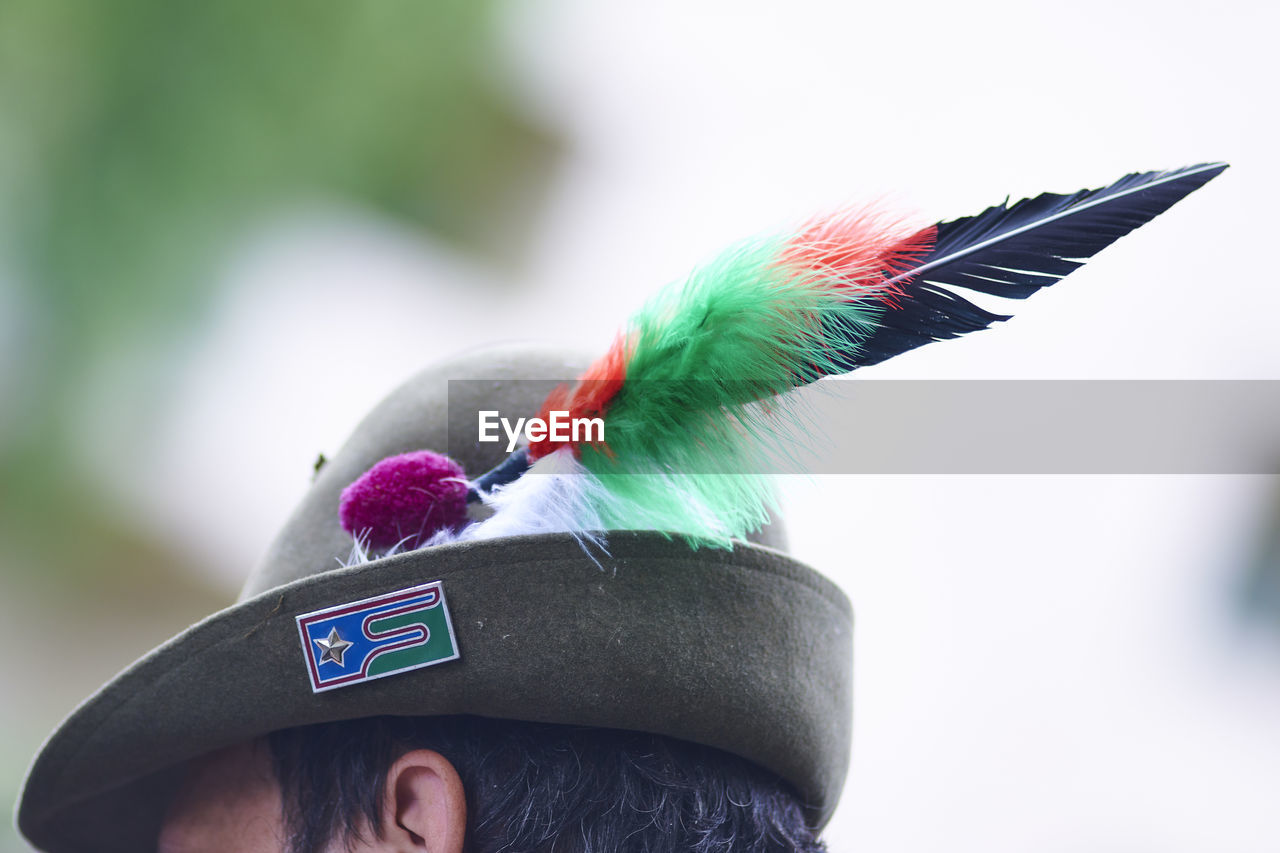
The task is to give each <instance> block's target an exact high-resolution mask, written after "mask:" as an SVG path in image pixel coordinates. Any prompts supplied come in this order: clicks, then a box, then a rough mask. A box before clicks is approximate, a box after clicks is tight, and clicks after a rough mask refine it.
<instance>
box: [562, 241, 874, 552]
mask: <svg viewBox="0 0 1280 853" xmlns="http://www.w3.org/2000/svg"><path fill="white" fill-rule="evenodd" d="M784 244H785V241H784V240H783V239H781V238H780V239H771V240H753V241H748V242H744V243H742V244H739V245H738V246H735V247H734V248H732V249H730V250H728V251H726V252H724V253H723V254H721V255H720V256H719V257H718V258H716V260H714V261H713V262H712V263H710V264H708V265H707V266H705V267H702V268H699V269H697V270H695V271H694V272H693V274H692V275H690V276H689V278H688V279H686V280H685V281H684V282H681V283H679V284H677V285H675V286H673V287H668V288H667V289H665V290H663V291H661V292H659V293H658V294H657V295H656V296H655V297H654V298H652V299H651V300H650V301H649V302H648V303H647V304H646V305H645V306H644V307H643V309H641V311H640V312H639V313H638V314H637V315H636V316H635V317H633V318H632V319H631V322H630V323H629V324H628V326H627V329H626V331H625V333H624V338H625V341H626V345H627V346H628V348H629V358H628V361H627V372H626V381H625V383H624V384H623V386H622V388H621V389H620V390H619V391H618V393H617V395H616V397H614V399H613V401H612V402H611V403H610V406H609V410H608V414H607V416H606V420H605V441H606V444H605V445H604V446H603V447H602V446H594V445H583V446H582V447H581V449H580V451H581V461H582V464H583V465H584V466H585V467H586V469H587V470H588V471H590V472H591V474H593V475H595V477H596V478H598V479H599V481H600V483H601V484H602V485H603V486H604V487H605V489H606V490H607V493H608V497H607V498H604V499H601V498H600V497H598V496H597V497H596V498H595V499H593V503H595V504H596V505H595V506H593V507H591V511H592V514H593V515H594V516H598V518H599V520H600V521H602V522H603V524H604V526H605V527H606V528H614V529H653V530H667V531H675V532H679V533H681V534H682V535H684V536H685V537H686V538H688V539H689V540H690V541H691V542H693V543H694V544H698V545H709V546H716V547H726V548H727V547H730V545H731V540H732V539H740V538H742V537H744V536H745V535H746V534H747V533H748V532H750V531H753V530H756V529H758V528H759V527H760V526H762V525H763V524H764V523H765V522H766V521H768V519H769V514H770V511H771V510H772V509H775V508H776V498H775V491H774V485H773V480H772V477H771V476H770V475H771V474H773V473H778V472H779V471H784V470H787V469H788V467H789V462H790V461H791V459H792V456H793V454H792V445H791V441H790V439H789V437H788V436H789V435H790V434H792V430H791V429H790V428H791V427H794V426H795V421H796V419H797V414H796V413H795V412H794V411H793V410H792V408H791V406H790V405H789V403H788V399H787V397H786V396H785V395H786V393H787V392H788V391H790V390H791V389H793V388H795V387H796V386H798V385H803V384H806V383H808V382H810V381H813V380H815V379H817V378H818V377H820V376H823V375H827V374H829V373H833V372H837V369H836V365H837V363H838V362H837V357H838V355H839V354H838V353H834V352H832V350H831V345H830V341H831V340H832V338H833V336H834V337H835V338H836V339H841V340H846V341H848V340H858V339H862V338H865V337H866V336H867V335H869V334H870V333H871V332H872V331H873V330H874V328H875V321H876V319H877V317H878V316H879V313H880V311H881V310H882V309H881V308H880V307H878V304H877V303H875V302H873V301H872V300H870V299H862V300H859V299H854V300H852V301H851V300H850V298H849V292H848V290H847V289H843V288H846V287H847V283H848V282H847V279H841V278H839V277H838V276H836V275H835V274H834V273H830V272H824V271H822V270H797V268H796V267H795V266H794V265H784V264H783V263H781V262H780V261H779V258H780V257H782V256H783V248H784Z"/></svg>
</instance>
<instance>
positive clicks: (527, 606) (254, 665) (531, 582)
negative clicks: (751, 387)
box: [17, 532, 852, 853]
mask: <svg viewBox="0 0 1280 853" xmlns="http://www.w3.org/2000/svg"><path fill="white" fill-rule="evenodd" d="M608 543H609V555H608V556H607V557H601V558H599V559H600V564H599V565H597V563H596V562H595V561H594V560H593V559H592V557H591V556H590V555H588V554H587V553H586V552H585V551H584V550H583V548H582V546H581V545H580V544H579V543H578V541H577V540H576V539H575V538H574V537H573V536H571V535H568V534H548V535H540V536H521V537H512V538H506V539H494V540H489V541H479V542H466V543H457V544H452V545H445V546H439V547H434V548H428V549H424V550H419V551H414V552H410V553H406V554H400V555H397V556H393V557H388V558H385V559H382V560H376V561H373V562H369V563H365V564H362V565H358V566H353V567H350V568H346V569H339V570H336V571H332V572H326V573H323V574H318V575H315V576H312V577H308V578H304V579H302V580H299V581H295V582H293V583H290V584H287V585H285V586H281V587H278V588H275V589H271V590H268V591H266V592H264V593H261V594H259V595H257V596H255V597H253V598H250V599H248V600H246V601H243V602H241V603H239V604H236V605H235V606H232V607H230V608H228V609H226V610H223V611H221V612H219V613H217V614H214V615H213V616H211V617H209V618H208V619H205V620H204V621H202V622H200V623H198V624H196V625H194V626H193V627H191V628H190V629H188V630H187V631H185V632H183V633H182V634H180V635H178V636H177V637H175V638H173V639H172V640H170V641H169V642H167V643H165V644H164V645H162V646H160V647H159V648H157V649H155V650H154V651H152V652H151V653H150V654H148V655H146V656H145V657H143V658H141V659H140V660H139V661H137V662H136V663H135V664H133V665H132V666H131V667H129V668H128V669H126V670H125V671H124V672H122V673H121V674H120V675H119V676H117V677H116V678H115V679H113V680H112V681H111V682H109V683H108V684H107V685H106V686H104V687H103V688H102V689H101V690H99V691H98V692H97V693H96V694H94V695H93V696H91V697H90V698H89V699H88V700H86V701H85V702H84V703H83V704H82V705H81V706H80V707H79V708H77V709H76V710H75V711H74V712H73V713H72V714H71V716H70V717H69V718H68V719H67V720H66V721H65V722H64V723H63V724H62V725H61V726H60V727H59V728H58V729H57V730H56V731H55V732H54V733H53V735H51V737H50V738H49V740H48V741H47V742H46V744H45V745H44V747H43V749H42V750H41V752H40V754H39V755H37V757H36V759H35V762H34V763H33V765H32V768H31V770H30V772H29V774H28V777H27V780H26V782H25V785H24V790H23V794H22V796H21V798H20V801H19V807H18V814H17V818H18V824H19V828H20V829H21V830H22V832H23V833H24V834H25V835H26V836H27V838H28V839H30V840H31V841H32V842H33V843H34V844H35V845H37V846H38V847H40V848H42V849H45V850H48V851H51V853H80V851H85V852H86V853H89V851H93V853H116V852H117V851H119V853H134V851H151V850H154V849H155V839H156V835H157V832H158V829H159V826H160V823H161V821H162V819H163V812H164V809H165V807H166V804H167V796H166V795H165V794H166V791H168V790H170V789H171V788H172V779H173V776H174V774H175V772H176V770H175V768H177V767H178V766H179V765H180V764H181V762H184V761H186V760H187V759H190V758H192V757H194V756H197V755H200V754H203V753H205V752H208V751H210V750H213V749H218V748H220V747H223V746H227V745H230V744H233V743H237V742H240V741H245V740H249V739H252V738H255V737H258V736H261V735H263V734H266V733H267V732H271V731H274V730H276V729H282V728H289V727H292V726H298V725H306V724H309V723H318V722H328V721H335V720H343V719H353V718H358V717H367V716H372V715H380V714H391V715H403V716H437V715H447V714H477V715H481V716H487V717H498V718H506V719H514V720H528V721H535V722H552V723H566V724H575V725H586V726H597V727H604V728H618V729H631V730H640V731H648V732H654V733H657V734H662V735H667V736H670V737H675V738H680V739H683V740H688V741H693V742H696V743H700V744H705V745H708V746H713V747H717V748H720V749H723V750H726V751H728V752H731V753H734V754H737V755H740V756H743V757H745V758H747V759H749V760H752V761H754V762H756V763H758V764H760V765H761V766H763V767H765V768H767V769H769V770H771V771H773V772H775V773H777V774H778V775H779V776H781V777H782V778H783V779H785V780H787V781H788V782H790V783H791V784H792V785H794V786H795V788H796V789H797V791H798V792H799V794H800V795H801V796H802V797H803V798H804V799H805V801H806V803H807V806H808V809H809V814H810V817H811V819H812V820H813V821H814V823H815V824H816V825H819V826H821V825H823V824H825V822H826V821H827V819H828V818H829V817H830V814H831V811H832V809H833V808H834V806H835V801H836V798H837V797H838V795H839V792H840V790H841V788H842V786H843V782H844V777H845V773H846V771H847V764H848V759H849V746H850V729H851V720H852V695H851V681H852V679H851V677H850V672H851V667H852V611H851V608H850V605H849V602H848V599H847V598H846V597H845V596H844V594H843V593H842V592H841V591H840V590H839V588H838V587H836V586H835V585H834V584H833V583H831V582H830V581H828V580H827V579H825V578H824V577H822V576H821V575H819V574H818V573H817V572H815V571H813V570H812V569H810V568H808V567H807V566H805V565H804V564H802V563H800V562H798V561H796V560H793V559H791V558H789V557H787V556H786V555H784V554H782V553H780V552H777V551H774V550H772V549H770V548H766V547H762V546H758V545H751V544H747V543H741V544H739V545H737V546H736V547H735V548H734V549H733V550H732V551H720V550H698V551H694V550H692V549H691V548H690V547H689V546H688V545H686V544H685V543H684V542H682V541H679V540H673V539H670V538H668V537H666V536H664V535H663V534H661V533H652V532H640V533H636V532H617V533H612V534H610V536H609V538H608ZM434 580H440V581H442V582H443V590H444V593H445V596H446V600H447V603H448V607H449V610H450V613H451V615H452V620H453V626H454V632H455V635H456V639H457V646H458V651H459V653H460V657H459V659H458V660H454V661H450V662H448V663H443V664H440V665H437V666H431V667H427V668H424V669H418V670H414V671H412V672H407V673H403V674H400V675H396V676H392V677H388V678H382V679H379V680H376V681H370V682H366V683H362V684H358V685H353V686H351V687H348V688H343V689H338V690H332V691H329V692H324V693H318V694H317V693H314V692H313V691H312V689H311V684H310V681H309V678H308V675H307V669H306V664H305V659H304V655H303V652H302V649H301V647H300V641H299V634H298V629H297V626H296V623H295V618H296V617H297V616H298V615H299V614H303V613H309V612H312V611H315V610H319V609H323V608H326V607H330V606H334V605H338V604H342V603H345V602H349V601H354V600H359V599H364V598H367V597H369V596H373V595H378V594H381V593H384V592H392V591H395V590H398V589H404V588H407V587H410V586H415V585H418V584H421V583H425V582H429V581H434Z"/></svg>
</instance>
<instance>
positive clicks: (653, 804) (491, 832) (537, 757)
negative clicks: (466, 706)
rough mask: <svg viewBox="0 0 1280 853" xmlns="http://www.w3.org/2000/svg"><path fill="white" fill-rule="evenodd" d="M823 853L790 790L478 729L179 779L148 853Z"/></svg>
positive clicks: (512, 731) (457, 728) (669, 749)
mask: <svg viewBox="0 0 1280 853" xmlns="http://www.w3.org/2000/svg"><path fill="white" fill-rule="evenodd" d="M231 849H234V850H237V851H241V853H330V851H335V852H336V851H351V853H361V852H362V851H370V853H373V851H383V853H415V851H416V853H464V851H465V853H499V851H517V850H518V851H525V853H614V851H621V850H628V851H632V850H634V851H648V853H659V851H671V852H672V853H675V851H680V852H681V853H727V852H728V851H735V853H738V852H739V851H743V852H745V853H784V851H785V852H786V853H820V851H822V850H823V849H824V848H823V846H822V844H821V843H820V842H819V841H818V840H817V839H816V831H815V830H814V829H813V828H812V827H811V826H810V825H809V824H808V822H807V820H806V817H805V810H804V807H803V803H802V802H801V800H800V798H799V797H798V795H797V794H796V793H795V792H794V790H792V788H791V787H790V786H789V785H788V784H787V783H786V782H784V781H783V780H782V779H780V778H778V777H777V776H776V775H774V774H772V773H769V772H767V771H765V770H763V769H761V768H759V767H756V766H755V765H753V764H751V763H750V762H748V761H745V760H743V759H741V758H737V757H736V756H732V755H729V754H727V753H724V752H721V751H719V750H715V749H710V748H707V747H702V746H698V745H696V744H690V743H685V742H683V741H678V740H674V739H672V738H666V737H662V736H660V735H652V734H643V733H640V732H623V731H617V730H608V729H594V728H584V727H576V726H559V725H548V724H534V723H520V722H510V721H501V720H488V719H483V718H479V717H440V718H435V719H429V718H405V717H373V718H367V719H361V720H354V721H347V722H342V723H327V724H322V725H315V726H304V727H298V728H292V729H285V730H282V731H278V732H273V733H272V734H271V735H269V736H267V737H266V738H261V739H257V740H254V741H248V742H245V743H242V744H238V745H236V746H234V747H230V748H227V749H223V750H219V751H217V752H214V753H211V754H210V755H208V756H205V757H204V758H202V759H200V760H197V761H195V762H193V763H192V764H191V766H190V767H189V769H188V771H187V773H186V775H185V778H184V781H183V784H182V785H181V787H180V789H179V792H178V794H177V796H176V797H175V800H174V802H173V804H172V805H171V806H170V808H169V811H168V814H167V816H166V820H165V824H164V826H163V828H162V830H161V833H160V843H159V853H205V851H210V853H212V851H216V850H231Z"/></svg>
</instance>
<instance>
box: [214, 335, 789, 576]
mask: <svg viewBox="0 0 1280 853" xmlns="http://www.w3.org/2000/svg"><path fill="white" fill-rule="evenodd" d="M589 363H590V357H589V356H586V355H584V354H582V353H576V352H572V351H567V350H558V349H552V348H548V347H539V346H533V345H516V344H513V345H507V346H502V347H490V348H486V349H483V350H477V351H473V352H471V353H467V354H464V355H461V356H458V357H456V358H453V359H450V360H447V361H444V362H442V363H438V364H436V365H434V366H432V367H430V368H427V369H425V370H423V371H421V372H419V373H418V374H416V375H415V376H413V377H412V378H411V379H409V380H408V381H407V382H405V383H404V384H402V385H401V386H400V387H399V388H397V389H396V390H395V391H393V392H392V393H391V394H390V395H388V396H387V397H386V398H385V399H384V400H383V401H382V402H381V403H379V404H378V405H377V406H376V407H374V409H373V410H372V411H371V412H370V413H369V414H368V415H366V416H365V418H364V419H363V420H362V421H361V422H360V424H359V425H358V426H357V427H356V429H355V431H354V433H352V435H351V438H350V439H348V441H347V443H346V444H345V445H344V446H343V447H342V449H341V450H340V451H339V452H338V453H337V454H336V455H335V456H334V457H333V458H332V459H329V460H327V461H326V462H325V463H324V465H323V466H322V467H321V468H320V470H319V471H318V472H317V474H316V478H315V481H314V483H313V484H312V486H311V488H310V490H308V492H307V494H306V495H305V497H304V498H303V499H302V502H301V503H300V504H299V505H298V507H297V508H296V509H295V510H294V511H293V514H292V515H291V516H290V517H289V520H288V521H287V522H285V525H284V527H283V528H282V529H281V531H280V533H279V534H277V536H276V538H275V540H274V541H273V542H272V543H271V545H270V547H269V548H268V549H267V552H266V555H265V556H264V557H263V559H262V561H261V562H260V563H259V564H258V566H257V567H256V568H255V569H254V570H253V572H252V573H251V574H250V576H249V578H248V580H247V581H246V583H245V585H244V588H243V589H242V590H241V592H240V600H241V601H245V600H248V599H249V598H252V597H253V596H255V595H258V594H260V593H262V592H265V591H267V590H269V589H272V588H275V587H278V586H282V585H284V584H287V583H292V582H294V581H298V580H301V579H303V578H306V577H310V576H312V575H316V574H321V573H323V572H328V571H333V570H334V569H338V568H341V567H342V566H343V565H345V563H346V562H347V561H348V560H349V558H350V555H351V550H352V544H353V543H352V539H351V537H350V536H349V535H348V534H347V533H346V532H345V531H344V530H343V529H342V527H341V525H340V524H339V523H338V505H339V501H340V498H341V495H342V490H343V489H345V488H346V487H347V486H349V485H350V484H351V483H352V482H354V481H355V480H356V479H357V478H358V477H359V476H360V475H361V474H363V473H364V472H365V471H367V470H369V468H370V467H372V466H373V465H374V464H375V463H377V462H379V461H380V460H382V459H385V458H387V457H388V456H395V455H397V454H400V453H408V452H410V451H415V450H434V451H437V452H440V453H447V454H449V455H450V456H452V457H453V458H454V460H455V461H456V462H458V463H459V464H460V465H461V466H462V468H463V470H464V471H466V473H467V476H468V477H472V478H474V477H476V476H478V475H479V474H481V473H483V472H485V471H487V470H489V469H490V468H492V467H493V466H495V465H497V464H498V463H499V462H501V461H502V460H503V458H504V457H505V456H506V446H505V442H503V441H499V442H480V441H479V430H478V419H477V412H478V411H480V410H481V409H496V410H499V411H501V412H502V413H503V415H504V416H508V417H528V416H531V415H534V414H536V413H537V412H538V411H539V409H540V407H541V405H542V402H543V398H544V397H545V395H546V393H547V391H548V390H549V389H550V388H551V387H552V386H554V384H556V383H557V382H569V381H572V380H573V379H574V378H576V377H577V376H578V375H579V374H581V373H582V371H583V370H584V369H585V368H586V366H587V365H588V364H589ZM463 380H465V381H463ZM531 380H538V381H531ZM750 538H751V541H753V542H757V543H759V544H764V545H769V546H772V547H775V548H779V549H782V548H783V546H784V545H785V542H784V535H783V532H782V526H781V524H779V523H778V522H777V521H776V520H775V521H774V522H773V523H771V524H769V525H768V526H767V527H766V528H765V529H764V530H762V531H760V532H759V533H758V534H755V535H753V536H751V537H750Z"/></svg>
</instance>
